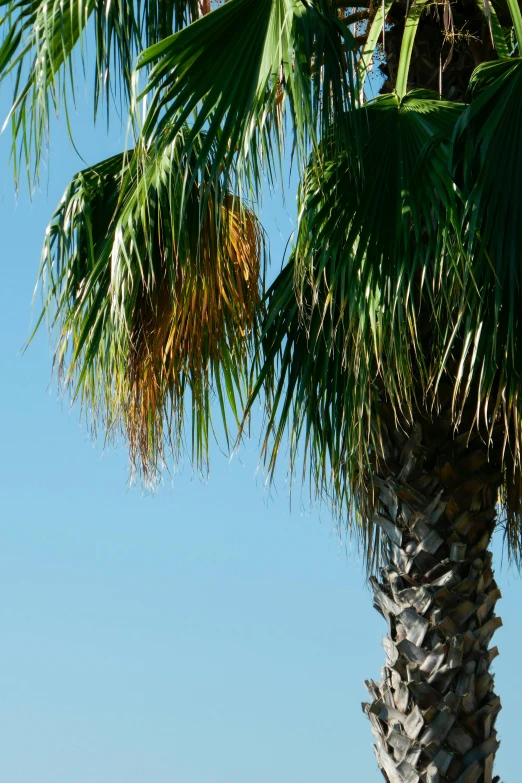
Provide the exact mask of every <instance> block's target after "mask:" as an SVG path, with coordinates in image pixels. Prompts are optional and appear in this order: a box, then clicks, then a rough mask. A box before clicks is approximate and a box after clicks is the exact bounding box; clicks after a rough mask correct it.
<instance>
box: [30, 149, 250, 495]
mask: <svg viewBox="0 0 522 783" xmlns="http://www.w3.org/2000/svg"><path fill="white" fill-rule="evenodd" d="M201 143H203V141H202V142H201ZM183 147H184V138H183V135H182V134H179V135H178V136H177V137H176V138H175V139H174V140H173V141H169V142H168V143H167V144H165V145H163V146H161V149H160V147H159V145H157V146H156V147H155V148H154V150H153V152H152V153H151V154H149V156H148V158H144V156H143V154H140V155H136V154H134V153H133V152H129V153H126V154H125V155H118V156H115V157H113V158H110V159H108V160H106V161H104V162H102V163H100V164H99V165H97V166H96V167H93V168H91V169H86V170H85V171H82V172H80V173H79V174H78V175H77V176H76V177H75V178H74V180H73V181H72V183H71V184H70V186H69V187H68V189H67V191H66V192H65V194H64V197H63V199H62V201H61V203H60V205H59V207H58V210H57V212H56V213H55V215H54V218H53V220H52V222H51V224H50V227H49V229H48V236H47V241H46V245H45V248H44V254H43V262H42V271H41V280H42V285H43V289H44V303H45V309H46V311H47V313H48V314H49V315H50V318H51V326H52V327H55V328H56V329H57V332H58V342H57V349H56V361H57V364H58V367H59V373H60V377H61V378H62V380H63V382H64V383H65V385H69V386H70V387H71V390H72V394H73V397H75V398H76V397H79V398H80V399H81V401H82V403H83V407H84V408H85V409H86V410H87V412H88V413H90V414H91V415H92V419H93V422H94V424H95V425H96V424H101V426H102V427H103V428H104V429H105V431H106V432H107V433H108V434H110V433H111V432H119V431H120V430H123V432H124V434H125V435H126V437H127V439H128V443H129V447H130V453H131V460H132V464H133V466H134V467H136V466H137V467H138V468H139V469H140V470H141V472H142V474H143V476H144V478H145V480H147V481H149V480H153V479H154V476H155V475H156V473H157V470H158V464H159V462H161V460H162V458H163V444H164V443H165V442H166V443H167V444H168V445H170V447H171V448H172V451H173V453H174V456H175V457H177V456H178V455H179V453H180V452H181V450H182V449H183V448H184V411H185V405H186V404H188V402H189V401H190V405H191V409H192V455H193V457H194V459H195V461H196V463H197V464H198V465H200V466H202V465H204V464H205V460H206V449H207V447H208V441H209V434H210V432H211V429H210V428H211V421H210V404H211V399H212V396H213V395H217V397H218V398H219V402H220V405H221V410H222V413H223V417H224V423H225V429H226V428H227V413H226V410H227V409H228V410H232V415H233V416H235V417H236V419H237V420H239V416H240V415H241V404H242V403H241V400H242V395H243V393H244V388H243V386H244V384H243V378H244V377H246V374H247V359H248V353H249V344H250V341H251V338H252V334H253V329H254V325H255V319H256V314H257V309H258V306H259V299H260V296H259V286H260V267H261V265H262V263H263V241H262V234H261V231H260V227H259V225H258V222H257V220H256V219H255V217H254V216H253V215H252V213H251V212H249V211H248V210H247V209H246V207H245V205H244V204H243V203H242V202H241V201H240V200H239V199H238V198H236V197H234V195H233V194H231V193H229V192H226V191H224V192H219V191H218V190H217V188H216V186H214V189H213V191H212V192H211V197H210V198H206V199H205V203H204V206H203V202H202V199H201V197H200V195H201V192H202V191H205V190H206V189H207V188H206V185H207V183H206V182H205V181H204V179H203V178H202V176H200V178H199V179H198V181H197V183H195V184H194V185H193V186H192V187H191V188H190V192H189V194H188V196H187V197H185V195H184V187H185V184H186V178H189V179H190V178H191V169H192V168H193V161H192V160H191V159H190V158H187V156H186V155H185V154H184V153H183V151H182V150H183ZM180 174H181V176H180ZM182 202H183V208H182V209H181V208H180V204H181V203H182Z"/></svg>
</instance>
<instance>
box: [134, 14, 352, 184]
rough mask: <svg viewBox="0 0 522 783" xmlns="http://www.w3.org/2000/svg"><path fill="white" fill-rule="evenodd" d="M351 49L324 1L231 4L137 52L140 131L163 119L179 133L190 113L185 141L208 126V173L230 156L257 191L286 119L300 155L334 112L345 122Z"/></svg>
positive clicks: (149, 133)
mask: <svg viewBox="0 0 522 783" xmlns="http://www.w3.org/2000/svg"><path fill="white" fill-rule="evenodd" d="M352 51H353V36H352V35H351V33H350V32H349V30H348V28H347V27H346V25H344V24H343V22H342V21H341V20H340V19H339V18H338V16H337V14H336V13H335V12H334V11H333V10H332V9H331V7H330V3H329V2H328V1H327V0H307V2H297V1H296V0H230V2H227V3H226V4H225V5H223V6H222V7H221V8H218V9H216V11H215V12H213V13H212V14H209V15H208V16H206V17H204V18H203V19H200V20H199V21H198V22H196V23H195V24H193V25H191V26H190V27H188V28H186V29H184V30H182V31H181V32H179V33H178V34H176V35H174V36H172V37H171V38H167V39H165V40H164V41H162V42H160V43H158V44H157V45H155V46H153V47H151V48H150V49H148V50H146V51H145V52H144V53H143V54H142V55H141V56H140V59H139V61H138V66H139V67H145V66H147V67H151V72H150V77H149V82H148V85H147V88H146V90H145V94H147V93H152V99H151V103H150V107H149V111H148V115H147V119H146V122H145V125H144V129H143V133H144V137H145V139H146V141H147V142H150V141H151V140H152V139H153V138H154V137H155V136H156V135H157V134H158V133H161V132H162V129H163V128H164V127H165V126H167V125H170V126H171V133H172V134H176V133H177V132H178V130H179V129H180V128H181V127H182V126H183V124H184V123H185V122H188V121H189V120H190V118H191V117H192V116H193V119H192V122H193V124H192V130H191V133H190V134H189V135H188V138H187V144H188V145H191V144H192V141H193V140H194V139H196V138H197V135H198V133H199V132H200V131H201V130H202V129H205V131H206V142H205V144H204V145H203V146H202V147H201V153H200V161H201V162H202V164H204V161H205V159H206V155H207V152H208V150H209V149H210V148H211V146H212V145H215V146H216V149H217V154H216V156H215V161H214V170H213V173H214V174H215V175H216V174H217V173H218V172H223V171H224V172H225V173H226V172H227V171H228V170H229V168H230V166H231V165H232V161H233V160H234V165H235V166H236V167H239V169H240V170H241V171H244V170H245V169H246V170H247V177H246V179H247V181H249V182H250V183H253V185H254V187H255V186H256V184H258V183H259V182H260V180H261V167H262V165H263V164H265V165H266V166H267V167H268V171H269V173H270V171H271V167H272V166H273V165H274V163H275V162H277V161H278V159H279V155H280V154H281V152H282V151H283V149H284V144H285V142H284V135H283V130H284V127H285V116H288V117H289V118H290V121H291V126H292V129H293V135H294V143H295V144H296V147H297V150H298V152H299V153H301V154H302V153H303V152H305V151H306V150H307V147H308V144H309V143H310V140H312V142H313V140H314V139H316V138H317V135H316V134H318V133H319V134H320V133H321V131H324V130H325V129H326V128H327V127H331V122H332V119H333V117H334V116H335V117H336V118H337V122H336V127H339V125H340V123H341V119H342V118H343V117H344V118H346V115H345V114H344V112H345V110H346V109H347V107H348V106H349V105H351V103H352V102H353V99H354V98H353V91H352V89H351V86H350V80H351V74H352V73H353V68H352V67H351V56H352ZM142 97H143V96H142ZM303 160H304V157H303Z"/></svg>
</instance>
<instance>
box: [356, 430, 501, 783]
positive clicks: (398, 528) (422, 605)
mask: <svg viewBox="0 0 522 783" xmlns="http://www.w3.org/2000/svg"><path fill="white" fill-rule="evenodd" d="M448 418H449V417H441V418H440V419H439V420H437V421H435V422H432V421H428V420H426V421H425V422H424V424H423V423H422V419H420V420H419V421H418V422H417V423H416V424H415V426H414V427H413V430H412V431H411V432H410V435H409V437H405V436H404V434H403V432H402V431H401V430H400V429H399V428H397V427H395V428H394V427H393V426H392V425H391V424H390V423H388V427H387V428H386V427H384V430H385V431H386V433H387V434H388V435H389V442H388V444H387V446H386V450H387V453H388V460H387V465H386V468H385V469H382V470H379V472H378V475H376V476H375V491H376V493H378V497H379V502H378V508H379V511H378V512H376V513H375V514H374V516H373V523H374V524H375V525H377V526H378V527H379V528H380V530H381V531H382V534H383V536H384V537H385V540H386V541H387V543H386V545H385V549H386V550H387V552H388V556H387V562H386V564H385V566H384V567H383V568H381V569H380V580H378V579H377V578H375V577H372V579H371V583H372V587H373V595H374V605H375V607H376V608H377V609H378V611H379V612H380V613H381V614H382V615H383V617H384V618H385V619H386V622H387V625H388V635H387V636H385V638H384V639H383V647H384V649H385V653H386V663H385V665H384V668H383V669H382V671H381V674H382V679H381V681H380V682H374V681H373V680H369V681H367V682H366V686H367V689H368V692H369V694H370V702H369V703H367V704H363V709H364V711H365V713H366V714H367V715H368V717H369V719H370V721H371V726H372V731H373V734H374V736H375V740H376V745H375V746H374V750H375V753H376V757H377V761H378V764H379V766H380V768H381V770H382V772H383V775H384V777H385V779H386V780H387V781H389V783H420V782H421V781H422V782H423V783H443V781H448V782H450V781H452V782H455V783H493V782H494V781H498V780H499V778H494V777H493V761H494V757H495V752H496V750H497V748H498V746H499V742H498V740H497V735H496V731H495V728H494V724H495V720H496V717H497V715H498V713H499V711H500V699H499V697H498V696H496V695H495V692H494V682H493V675H492V673H491V671H490V667H491V662H492V661H493V659H494V658H495V656H496V655H497V654H498V650H497V648H496V647H493V648H492V649H490V647H489V645H490V641H491V638H492V636H493V634H494V632H495V630H496V629H497V628H498V627H499V626H500V625H502V621H501V619H500V618H499V617H497V616H496V615H495V604H496V602H497V600H498V599H499V598H500V591H499V589H498V587H497V584H496V583H495V579H494V577H493V571H492V555H491V552H489V551H488V546H489V543H490V539H491V535H492V533H493V530H494V527H495V524H496V510H495V504H496V499H497V495H498V489H499V486H500V483H501V481H502V471H501V470H500V469H499V467H498V463H499V459H498V460H497V459H495V456H498V457H499V453H500V448H497V450H496V451H495V444H493V445H491V444H490V447H489V448H488V446H487V445H486V444H485V443H484V441H483V440H482V439H481V438H480V437H479V435H478V434H477V433H474V434H470V432H469V430H468V431H466V432H464V433H463V434H462V435H460V436H458V437H454V435H453V431H452V429H451V428H450V427H449V423H448ZM386 433H385V436H386V437H387V435H386Z"/></svg>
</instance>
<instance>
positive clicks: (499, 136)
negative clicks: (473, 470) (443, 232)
mask: <svg viewBox="0 0 522 783" xmlns="http://www.w3.org/2000/svg"><path fill="white" fill-rule="evenodd" d="M470 87H471V94H472V101H471V103H470V105H469V106H468V108H467V109H466V111H465V112H464V113H463V115H462V117H461V118H460V120H459V122H458V124H457V127H456V131H455V139H454V144H453V168H454V175H455V180H456V182H457V184H458V186H459V188H460V189H461V190H462V193H463V208H462V210H461V212H462V214H461V231H462V242H463V247H464V250H465V252H466V256H467V259H468V265H469V273H468V281H469V282H468V295H467V303H466V314H467V320H466V340H465V343H464V347H465V350H463V351H462V356H461V360H460V366H461V368H462V370H461V387H462V389H463V390H464V392H465V391H467V389H468V388H469V386H470V384H471V383H472V382H473V383H474V384H475V386H476V396H477V416H479V417H480V419H481V421H482V423H483V425H484V426H486V427H487V428H488V429H492V428H493V427H494V426H495V425H496V424H497V422H498V421H499V418H501V419H503V421H504V423H505V436H506V443H505V448H506V462H507V466H508V470H509V471H510V473H511V476H510V477H509V479H510V480H508V481H507V484H506V497H505V501H506V502H505V508H506V512H507V517H508V528H509V526H511V527H513V526H514V527H515V529H516V530H519V521H520V519H521V517H522V506H521V479H520V460H521V449H522V422H521V420H520V414H519V400H520V398H521V396H522V376H521V367H522V351H521V347H520V345H519V343H520V338H521V334H522V312H521V294H522V266H521V259H522V229H521V222H520V193H521V189H522V130H521V129H522V98H521V90H522V60H520V59H512V60H503V61H500V62H493V63H486V64H484V65H482V66H480V67H479V68H477V70H476V71H475V74H474V76H473V79H472V82H471V85H470ZM459 380H460V378H459ZM510 535H512V534H511V533H510ZM512 538H513V536H512ZM513 540H518V541H520V537H519V536H518V539H517V538H516V537H514V538H513Z"/></svg>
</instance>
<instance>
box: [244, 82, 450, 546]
mask: <svg viewBox="0 0 522 783" xmlns="http://www.w3.org/2000/svg"><path fill="white" fill-rule="evenodd" d="M462 109H463V107H462V106H459V105H458V104H452V103H448V102H445V101H441V100H438V98H437V97H436V96H434V95H433V94H431V93H427V92H425V91H415V92H413V93H410V94H409V95H408V96H406V97H405V98H404V99H403V100H402V101H399V100H398V99H397V97H396V96H394V95H387V96H381V97H379V98H378V99H375V100H374V101H373V102H370V103H369V104H367V106H366V107H365V108H363V109H360V110H358V113H359V115H360V116H359V118H358V119H359V120H360V124H359V130H360V136H359V139H357V140H356V139H354V140H353V142H352V144H351V145H345V146H344V147H342V148H340V149H339V148H338V147H337V146H336V144H335V138H334V137H330V139H326V140H325V142H324V149H323V150H322V153H321V154H322V155H323V159H324V161H327V163H324V165H323V167H322V169H321V172H319V170H318V168H317V166H315V165H311V166H310V169H309V171H308V174H307V176H306V177H305V179H304V182H303V186H302V196H301V220H300V226H299V236H298V241H297V247H296V250H295V253H294V255H293V257H292V260H291V263H290V264H289V265H288V266H287V267H286V268H285V269H284V270H283V272H282V273H281V274H280V275H279V276H278V278H277V279H276V281H275V282H274V284H273V285H272V287H271V288H270V290H269V291H268V295H267V314H266V318H265V321H264V328H263V348H264V359H263V366H262V370H261V373H260V376H259V378H258V382H257V385H256V386H255V387H254V391H253V395H252V399H254V398H255V397H256V396H257V395H258V394H259V393H260V392H261V390H262V389H264V390H265V392H266V394H267V397H268V422H267V428H266V439H265V454H266V456H267V459H268V460H269V466H270V469H273V467H274V465H275V461H276V459H277V456H278V453H279V452H280V450H281V448H282V444H283V442H284V441H283V439H284V436H285V433H286V432H287V431H288V432H289V438H290V461H291V470H292V471H293V470H294V468H295V465H296V461H297V458H298V454H299V453H300V449H303V452H304V460H305V467H304V469H305V470H306V471H308V478H309V480H310V483H311V485H312V486H315V487H317V488H318V491H319V492H320V493H321V494H323V495H326V496H327V497H330V498H331V499H332V501H333V505H334V508H335V511H336V513H337V514H338V515H339V517H340V518H343V519H344V520H345V521H346V519H347V514H346V506H348V507H349V508H352V509H355V510H356V509H357V508H359V509H360V507H361V505H362V504H364V502H365V500H367V499H368V484H367V481H368V475H369V474H370V473H371V469H372V466H375V460H378V459H379V455H382V453H383V448H384V447H383V442H382V427H381V422H380V421H379V409H380V404H381V403H382V402H387V403H389V404H390V405H391V407H392V409H393V410H394V411H395V414H396V416H397V417H398V418H400V419H401V420H402V421H407V420H410V421H411V419H412V417H413V410H414V409H415V406H416V404H419V403H422V402H423V400H422V399H418V393H419V389H421V390H422V389H424V390H428V389H429V388H430V386H431V385H433V374H434V372H436V371H437V370H438V369H439V368H440V366H441V363H442V362H444V361H447V360H446V359H445V358H444V348H445V346H447V344H448V342H449V341H450V339H451V334H452V329H453V327H454V324H455V319H457V318H458V313H459V302H460V295H461V291H460V288H459V285H458V283H459V276H458V269H457V268H456V265H457V262H458V258H456V257H455V253H454V252H453V248H452V245H451V238H452V225H451V216H452V215H453V214H454V210H455V208H456V207H455V204H454V201H455V193H454V189H453V182H452V180H451V177H450V175H449V168H448V165H449V164H448V144H449V140H450V139H451V135H452V132H453V129H454V126H455V122H456V120H457V119H458V117H459V116H460V114H461V112H462ZM361 150H362V155H361ZM448 216H449V217H448ZM453 307H455V312H454V314H453V315H452V316H451V317H450V318H449V319H448V312H449V313H451V312H452V308H453ZM427 328H429V329H430V330H431V333H432V343H431V347H430V350H429V351H428V350H427V346H426V342H425V340H424V341H423V339H421V335H422V334H423V332H426V329H427ZM419 378H420V379H421V380H422V382H421V384H420V385H419ZM421 396H422V391H421ZM252 399H251V402H250V404H252ZM366 521H367V518H366ZM365 524H366V522H365ZM371 534H372V533H371V524H368V526H366V527H365V528H363V530H362V535H363V537H365V536H370V537H371ZM365 540H366V539H365Z"/></svg>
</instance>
